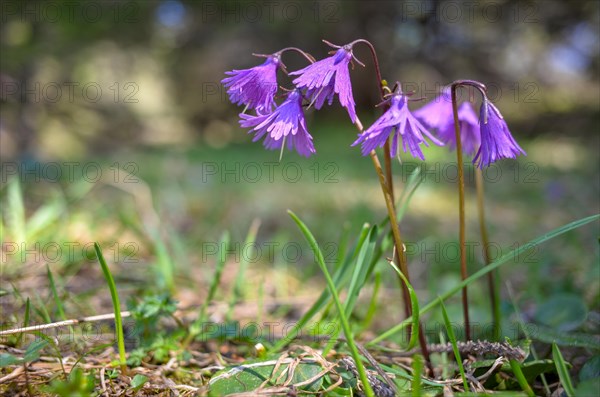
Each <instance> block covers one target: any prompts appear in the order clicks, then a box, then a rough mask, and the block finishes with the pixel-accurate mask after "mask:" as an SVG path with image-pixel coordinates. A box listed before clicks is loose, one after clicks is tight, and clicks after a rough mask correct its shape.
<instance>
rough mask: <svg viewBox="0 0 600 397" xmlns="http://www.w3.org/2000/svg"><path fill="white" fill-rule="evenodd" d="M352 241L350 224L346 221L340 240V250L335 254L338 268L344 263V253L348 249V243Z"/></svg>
mask: <svg viewBox="0 0 600 397" xmlns="http://www.w3.org/2000/svg"><path fill="white" fill-rule="evenodd" d="M349 242H350V224H349V223H348V222H346V223H345V224H344V226H343V227H342V233H341V235H340V239H339V241H338V245H337V247H338V251H337V255H336V256H335V268H336V270H337V269H338V268H339V267H340V266H342V264H343V263H344V255H345V254H346V250H347V249H348V243H349Z"/></svg>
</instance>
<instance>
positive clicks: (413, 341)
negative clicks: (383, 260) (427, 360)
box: [389, 261, 420, 350]
mask: <svg viewBox="0 0 600 397" xmlns="http://www.w3.org/2000/svg"><path fill="white" fill-rule="evenodd" d="M389 264H390V266H392V268H393V269H394V270H395V271H396V273H398V276H400V278H401V279H402V281H403V282H404V284H405V285H406V288H407V289H408V295H409V296H410V305H411V308H412V331H411V334H410V341H409V342H408V347H407V348H406V349H407V350H410V349H412V348H413V347H415V346H416V345H417V342H418V341H419V324H420V322H419V321H420V320H419V316H420V314H419V311H420V310H419V309H420V308H419V299H418V298H417V293H416V292H415V289H414V288H413V287H412V285H410V283H409V282H408V280H407V279H406V276H404V274H402V272H401V271H400V269H398V266H396V264H394V262H392V261H390V262H389Z"/></svg>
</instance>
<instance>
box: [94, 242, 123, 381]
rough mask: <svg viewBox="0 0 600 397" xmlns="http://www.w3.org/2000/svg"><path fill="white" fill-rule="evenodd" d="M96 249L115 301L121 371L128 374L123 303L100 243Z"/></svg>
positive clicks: (111, 295) (95, 244)
mask: <svg viewBox="0 0 600 397" xmlns="http://www.w3.org/2000/svg"><path fill="white" fill-rule="evenodd" d="M94 249H95V250H96V256H97V257H98V261H99V262H100V266H101V267H102V273H104V278H105V279H106V283H107V284H108V289H109V290H110V297H111V299H112V303H113V310H114V312H115V332H116V333H117V346H118V348H119V364H120V366H121V373H123V374H127V358H126V356H125V336H124V335H123V320H122V318H121V303H120V302H119V294H118V293H117V285H116V284H115V280H114V279H113V276H112V274H111V273H110V269H109V268H108V265H107V264H106V261H105V260H104V256H103V255H102V251H101V250H100V246H99V245H98V243H94Z"/></svg>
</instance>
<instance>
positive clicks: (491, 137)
mask: <svg viewBox="0 0 600 397" xmlns="http://www.w3.org/2000/svg"><path fill="white" fill-rule="evenodd" d="M486 113H487V122H486V120H485V116H486ZM479 126H480V132H481V146H480V147H479V150H478V151H477V154H476V155H475V158H474V159H473V163H474V164H477V166H478V167H479V168H483V167H488V166H489V165H490V164H491V163H493V162H495V161H498V160H500V159H503V158H516V157H517V156H518V155H520V154H523V155H525V154H526V153H525V151H524V150H523V149H521V147H520V146H519V145H518V144H517V142H516V141H515V140H514V138H513V137H512V135H511V133H510V131H509V130H508V126H507V125H506V122H505V121H504V119H503V118H502V115H501V114H500V112H499V111H498V109H497V108H496V107H495V106H494V105H493V104H492V103H491V102H489V101H484V103H483V104H482V105H481V109H480V112H479Z"/></svg>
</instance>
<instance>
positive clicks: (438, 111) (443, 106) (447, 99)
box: [415, 87, 481, 156]
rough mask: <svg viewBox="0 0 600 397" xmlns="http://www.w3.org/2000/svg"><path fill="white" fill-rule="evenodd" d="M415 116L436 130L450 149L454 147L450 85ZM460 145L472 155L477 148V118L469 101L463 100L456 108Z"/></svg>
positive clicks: (416, 111)
mask: <svg viewBox="0 0 600 397" xmlns="http://www.w3.org/2000/svg"><path fill="white" fill-rule="evenodd" d="M415 116H416V117H417V118H418V119H419V120H420V121H421V122H422V123H423V124H424V125H425V126H427V127H429V128H430V129H432V130H436V131H437V135H438V137H439V138H440V140H441V141H442V142H444V144H447V145H448V147H449V149H450V150H454V149H456V133H455V131H454V112H453V111H452V95H451V92H450V87H446V88H444V90H443V91H442V93H441V94H440V95H439V96H438V97H437V98H435V99H434V100H433V101H431V102H429V103H428V104H427V105H425V106H423V107H422V108H420V109H417V110H415ZM458 121H459V124H460V136H461V147H462V150H463V152H464V153H465V154H467V155H470V156H474V155H475V152H476V151H477V148H479V143H480V141H481V140H480V138H479V120H478V119H477V114H476V113H475V111H474V110H473V107H472V106H471V104H470V102H468V101H467V102H463V103H462V104H461V105H460V107H459V108H458Z"/></svg>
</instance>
